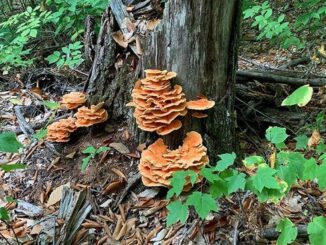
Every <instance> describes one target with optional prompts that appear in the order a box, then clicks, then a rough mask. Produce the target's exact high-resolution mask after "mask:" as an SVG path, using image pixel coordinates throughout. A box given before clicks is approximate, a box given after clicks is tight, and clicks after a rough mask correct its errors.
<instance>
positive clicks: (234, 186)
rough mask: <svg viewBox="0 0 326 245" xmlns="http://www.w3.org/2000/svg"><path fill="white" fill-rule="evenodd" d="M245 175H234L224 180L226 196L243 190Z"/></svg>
mask: <svg viewBox="0 0 326 245" xmlns="http://www.w3.org/2000/svg"><path fill="white" fill-rule="evenodd" d="M245 177H246V175H245V174H244V173H238V174H235V175H233V176H231V177H229V178H226V179H225V180H226V181H227V183H228V194H229V195H230V194H231V193H233V192H236V191H237V190H239V189H242V190H243V189H244V188H245V186H246V178H245Z"/></svg>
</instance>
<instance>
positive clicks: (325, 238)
mask: <svg viewBox="0 0 326 245" xmlns="http://www.w3.org/2000/svg"><path fill="white" fill-rule="evenodd" d="M307 232H308V234H309V241H310V243H311V245H321V244H326V218H325V217H323V216H319V217H315V218H314V219H313V220H312V221H311V222H310V223H309V224H308V228H307Z"/></svg>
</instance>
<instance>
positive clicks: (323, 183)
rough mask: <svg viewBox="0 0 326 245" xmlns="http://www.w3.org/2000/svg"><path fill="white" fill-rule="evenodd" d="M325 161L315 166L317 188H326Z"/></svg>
mask: <svg viewBox="0 0 326 245" xmlns="http://www.w3.org/2000/svg"><path fill="white" fill-rule="evenodd" d="M325 176H326V163H323V164H322V165H319V166H318V168H317V174H316V177H317V180H318V186H319V189H321V190H323V189H325V188H326V178H325Z"/></svg>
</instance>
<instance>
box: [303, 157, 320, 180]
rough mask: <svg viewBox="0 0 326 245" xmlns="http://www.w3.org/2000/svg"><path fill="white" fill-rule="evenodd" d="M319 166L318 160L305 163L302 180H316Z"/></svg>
mask: <svg viewBox="0 0 326 245" xmlns="http://www.w3.org/2000/svg"><path fill="white" fill-rule="evenodd" d="M317 170H318V165H317V163H316V160H315V159H313V158H311V159H309V160H307V161H306V162H305V163H304V170H303V178H302V180H314V179H315V178H316V176H317Z"/></svg>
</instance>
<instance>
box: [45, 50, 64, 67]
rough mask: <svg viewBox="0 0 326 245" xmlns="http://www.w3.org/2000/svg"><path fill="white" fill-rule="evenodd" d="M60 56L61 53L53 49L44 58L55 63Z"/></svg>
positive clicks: (50, 62)
mask: <svg viewBox="0 0 326 245" xmlns="http://www.w3.org/2000/svg"><path fill="white" fill-rule="evenodd" d="M60 57H61V53H60V52H59V51H54V52H53V54H51V55H49V56H48V57H47V58H46V60H47V61H48V62H49V64H53V63H56V62H57V61H58V60H59V59H60Z"/></svg>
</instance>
